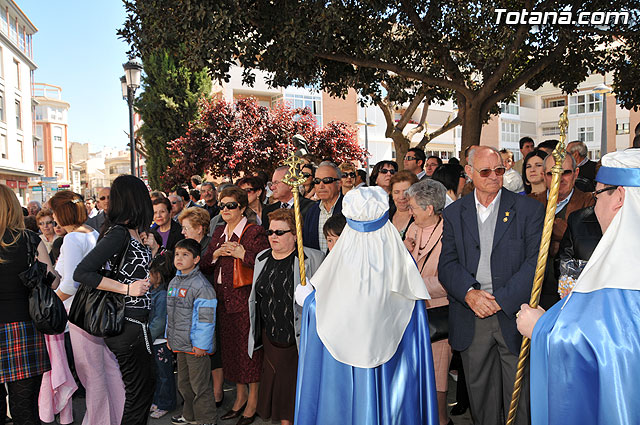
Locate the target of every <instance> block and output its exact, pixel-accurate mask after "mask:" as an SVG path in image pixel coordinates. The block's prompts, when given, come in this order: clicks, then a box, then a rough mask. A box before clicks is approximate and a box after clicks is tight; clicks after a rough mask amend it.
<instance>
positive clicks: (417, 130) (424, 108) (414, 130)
mask: <svg viewBox="0 0 640 425" xmlns="http://www.w3.org/2000/svg"><path fill="white" fill-rule="evenodd" d="M430 102H431V99H429V98H426V99H425V100H424V102H423V106H422V113H421V114H420V121H418V125H417V126H416V127H415V128H412V129H411V130H409V132H408V133H407V139H409V140H411V139H413V136H415V135H416V134H418V133H420V132H421V131H423V130H424V123H425V121H426V120H427V112H429V103H430Z"/></svg>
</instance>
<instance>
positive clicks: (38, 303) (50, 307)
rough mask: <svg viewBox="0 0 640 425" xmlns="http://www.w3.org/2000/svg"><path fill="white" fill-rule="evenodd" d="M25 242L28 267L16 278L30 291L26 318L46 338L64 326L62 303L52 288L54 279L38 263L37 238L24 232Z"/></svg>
mask: <svg viewBox="0 0 640 425" xmlns="http://www.w3.org/2000/svg"><path fill="white" fill-rule="evenodd" d="M23 236H24V237H25V238H26V242H27V257H28V258H29V266H28V267H27V269H26V270H25V271H23V272H22V273H20V274H19V275H18V277H19V278H20V280H22V283H23V284H24V286H26V287H27V288H28V289H29V315H30V316H31V320H33V324H34V325H35V327H36V329H38V330H39V331H40V332H42V333H44V334H48V335H55V334H60V333H62V332H64V328H65V327H66V326H67V311H66V310H65V308H64V304H63V303H62V300H61V299H60V298H59V297H58V296H57V295H56V293H55V291H54V290H53V289H52V288H51V284H52V283H53V281H54V280H55V279H56V277H55V275H54V274H53V273H51V272H49V271H47V265H46V264H44V263H42V262H40V261H38V259H37V258H36V257H37V255H38V245H39V244H40V238H39V237H38V235H36V234H35V233H33V232H31V231H25V232H23Z"/></svg>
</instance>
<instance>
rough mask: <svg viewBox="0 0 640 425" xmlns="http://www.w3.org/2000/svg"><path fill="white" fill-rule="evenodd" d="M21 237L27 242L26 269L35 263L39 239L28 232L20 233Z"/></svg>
mask: <svg viewBox="0 0 640 425" xmlns="http://www.w3.org/2000/svg"><path fill="white" fill-rule="evenodd" d="M22 236H23V237H24V238H26V242H27V259H28V261H29V263H28V266H27V268H29V267H31V266H32V265H33V263H35V262H36V258H37V256H38V244H39V243H40V237H39V236H38V235H36V234H35V233H33V232H31V231H29V230H24V231H22ZM36 239H37V240H36Z"/></svg>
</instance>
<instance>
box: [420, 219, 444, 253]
mask: <svg viewBox="0 0 640 425" xmlns="http://www.w3.org/2000/svg"><path fill="white" fill-rule="evenodd" d="M440 220H441V218H440V217H438V222H437V223H436V224H435V226H433V230H432V231H431V234H430V235H429V238H428V239H427V242H425V244H424V245H420V243H418V255H420V251H422V250H423V249H425V248H426V247H427V245H429V241H430V240H431V237H432V236H433V234H434V233H435V231H436V229H437V228H438V224H440ZM417 236H418V232H416V238H417ZM421 236H422V235H421ZM420 242H422V238H421V239H420Z"/></svg>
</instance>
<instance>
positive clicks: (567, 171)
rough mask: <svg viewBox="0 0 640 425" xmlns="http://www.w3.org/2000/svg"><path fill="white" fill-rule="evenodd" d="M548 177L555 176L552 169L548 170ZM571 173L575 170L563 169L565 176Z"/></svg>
mask: <svg viewBox="0 0 640 425" xmlns="http://www.w3.org/2000/svg"><path fill="white" fill-rule="evenodd" d="M546 174H547V177H551V176H553V173H552V172H551V171H547V173H546ZM571 174H573V170H564V171H562V175H563V176H570V175H571Z"/></svg>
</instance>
